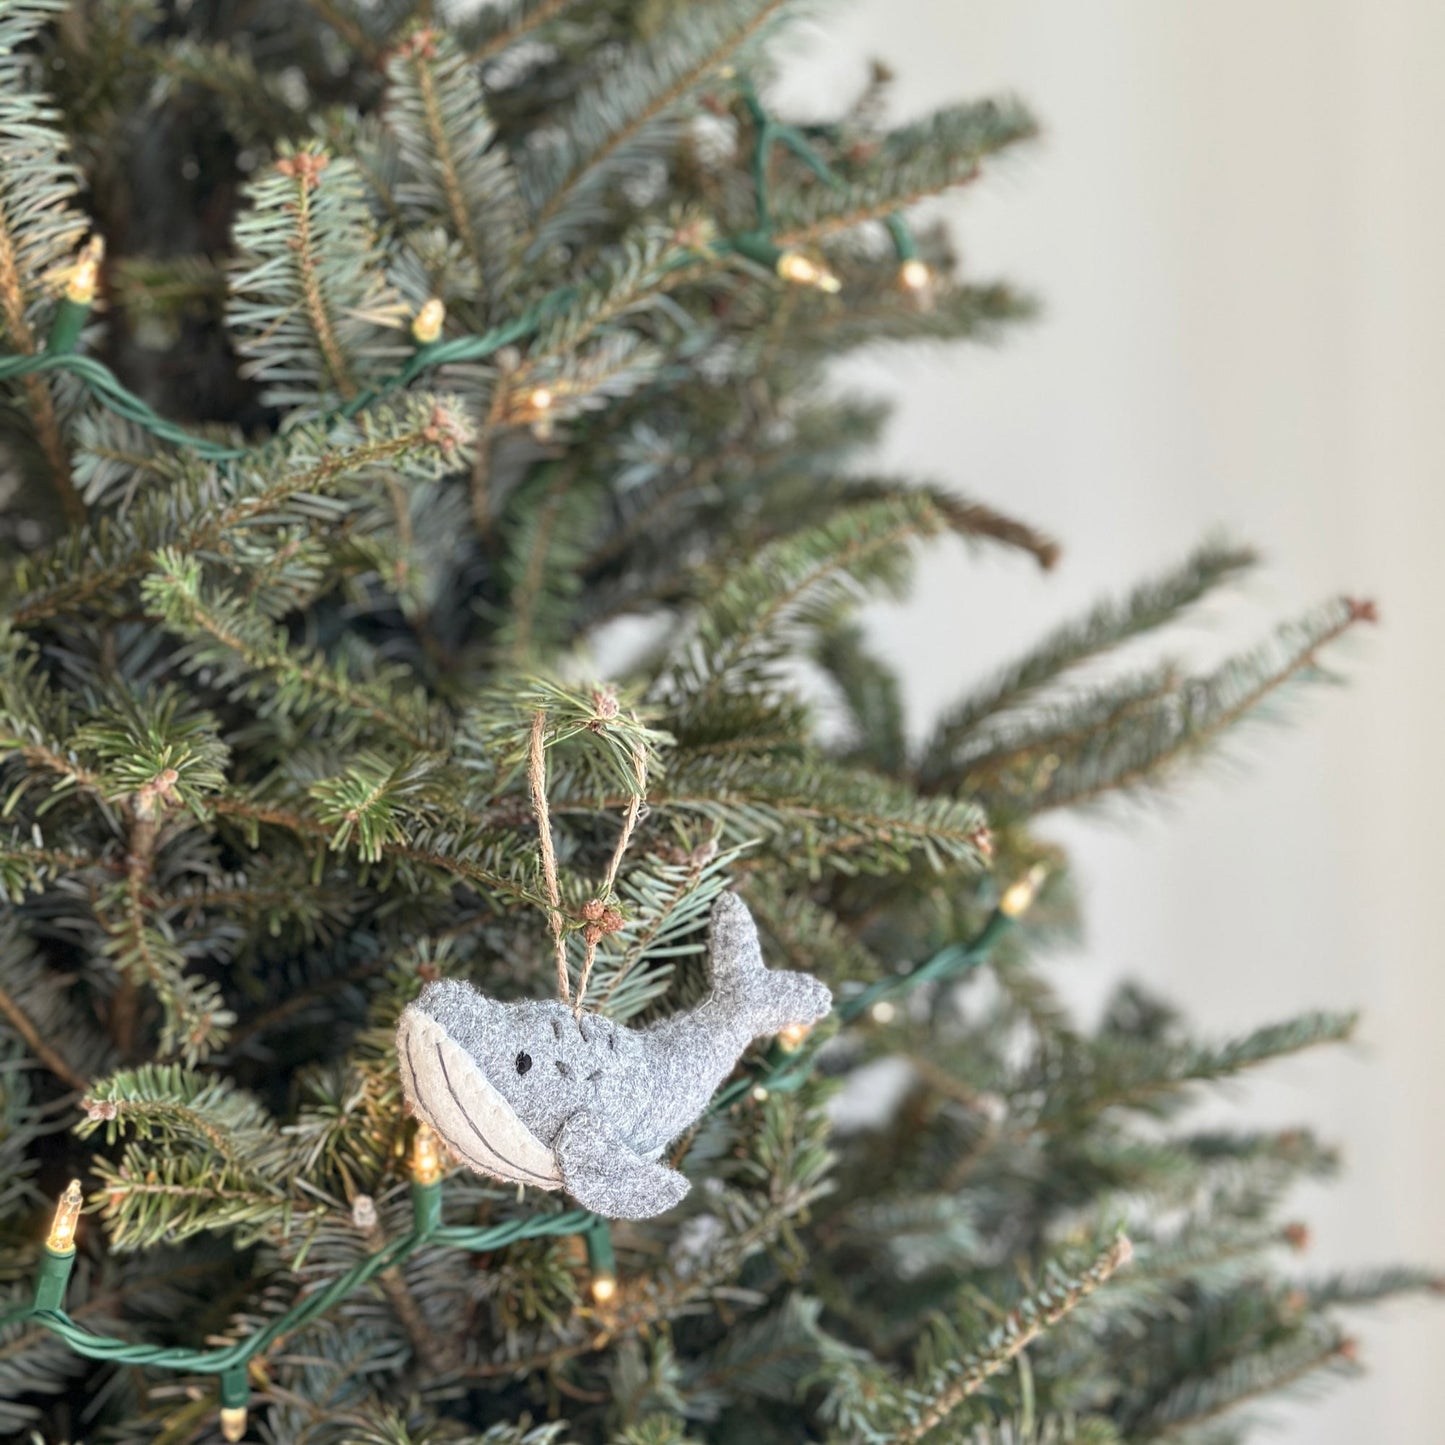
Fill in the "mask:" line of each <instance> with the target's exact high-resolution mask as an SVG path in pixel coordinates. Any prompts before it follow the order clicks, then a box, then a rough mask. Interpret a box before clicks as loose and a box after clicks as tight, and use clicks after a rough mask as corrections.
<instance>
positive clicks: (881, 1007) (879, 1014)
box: [868, 998, 898, 1024]
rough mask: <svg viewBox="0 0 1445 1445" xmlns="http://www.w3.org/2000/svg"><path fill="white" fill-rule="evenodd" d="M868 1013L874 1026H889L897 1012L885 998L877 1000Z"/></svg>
mask: <svg viewBox="0 0 1445 1445" xmlns="http://www.w3.org/2000/svg"><path fill="white" fill-rule="evenodd" d="M868 1012H869V1013H870V1014H871V1015H872V1016H873V1022H874V1023H875V1024H891V1023H892V1022H893V1019H894V1016H895V1015H896V1014H897V1012H898V1010H897V1009H896V1008H895V1007H894V1006H893V1005H892V1004H891V1003H889V1002H888V1000H887V999H886V998H883V999H879V1000H878V1002H877V1003H875V1004H874V1005H873V1007H872V1008H871V1009H869V1010H868Z"/></svg>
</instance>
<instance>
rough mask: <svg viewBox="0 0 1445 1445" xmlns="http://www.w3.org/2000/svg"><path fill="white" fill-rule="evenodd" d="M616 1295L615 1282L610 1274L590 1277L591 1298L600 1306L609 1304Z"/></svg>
mask: <svg viewBox="0 0 1445 1445" xmlns="http://www.w3.org/2000/svg"><path fill="white" fill-rule="evenodd" d="M616 1294H617V1280H616V1279H615V1278H614V1276H612V1275H610V1274H597V1275H593V1277H592V1298H593V1299H594V1300H596V1301H597V1303H598V1304H600V1305H605V1304H610V1303H611V1302H612V1300H613V1299H614V1298H615V1297H616Z"/></svg>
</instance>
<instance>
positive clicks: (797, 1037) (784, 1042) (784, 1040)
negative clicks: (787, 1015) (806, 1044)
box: [778, 1024, 812, 1054]
mask: <svg viewBox="0 0 1445 1445" xmlns="http://www.w3.org/2000/svg"><path fill="white" fill-rule="evenodd" d="M811 1032H812V1029H811V1027H810V1026H809V1025H808V1024H789V1025H788V1026H787V1028H785V1029H780V1030H779V1031H778V1047H779V1048H781V1049H782V1050H783V1052H784V1053H785V1054H791V1053H796V1052H797V1050H798V1049H800V1048H801V1047H802V1046H803V1040H804V1039H806V1038H807V1037H808V1035H809V1034H810V1033H811Z"/></svg>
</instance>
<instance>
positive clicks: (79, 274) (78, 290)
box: [65, 236, 105, 306]
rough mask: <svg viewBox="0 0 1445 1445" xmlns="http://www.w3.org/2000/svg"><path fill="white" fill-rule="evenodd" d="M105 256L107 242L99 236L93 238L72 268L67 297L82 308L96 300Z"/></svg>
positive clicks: (83, 248) (66, 288)
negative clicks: (101, 265)
mask: <svg viewBox="0 0 1445 1445" xmlns="http://www.w3.org/2000/svg"><path fill="white" fill-rule="evenodd" d="M104 256H105V242H104V241H103V240H102V239H101V238H100V237H99V236H92V237H91V238H90V240H88V241H87V242H86V243H85V245H84V246H83V247H81V251H80V256H79V258H78V259H77V261H76V263H75V265H74V266H73V267H72V268H71V271H70V279H69V280H68V281H67V282H66V283H65V297H66V300H68V301H74V302H76V303H77V304H78V305H81V306H89V305H90V303H91V302H92V301H94V300H95V291H96V287H97V286H99V284H100V263H101V260H102V259H103V258H104Z"/></svg>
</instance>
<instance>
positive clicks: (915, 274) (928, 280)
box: [898, 256, 933, 292]
mask: <svg viewBox="0 0 1445 1445" xmlns="http://www.w3.org/2000/svg"><path fill="white" fill-rule="evenodd" d="M898 281H899V284H900V285H901V286H902V287H903V289H904V290H905V291H913V292H919V291H927V290H928V288H929V287H930V286H931V285H932V284H933V272H932V271H931V270H929V268H928V263H927V262H926V261H920V260H919V259H918V257H917V256H911V257H909V259H908V260H907V261H905V262H904V263H903V264H902V265H901V266H900V267H899V268H898Z"/></svg>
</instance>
